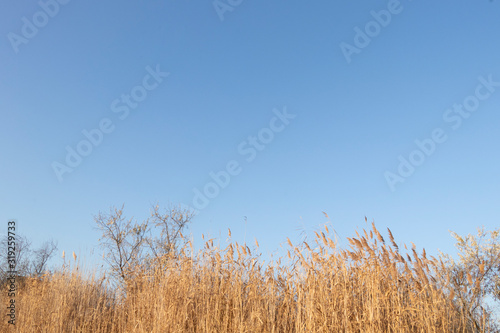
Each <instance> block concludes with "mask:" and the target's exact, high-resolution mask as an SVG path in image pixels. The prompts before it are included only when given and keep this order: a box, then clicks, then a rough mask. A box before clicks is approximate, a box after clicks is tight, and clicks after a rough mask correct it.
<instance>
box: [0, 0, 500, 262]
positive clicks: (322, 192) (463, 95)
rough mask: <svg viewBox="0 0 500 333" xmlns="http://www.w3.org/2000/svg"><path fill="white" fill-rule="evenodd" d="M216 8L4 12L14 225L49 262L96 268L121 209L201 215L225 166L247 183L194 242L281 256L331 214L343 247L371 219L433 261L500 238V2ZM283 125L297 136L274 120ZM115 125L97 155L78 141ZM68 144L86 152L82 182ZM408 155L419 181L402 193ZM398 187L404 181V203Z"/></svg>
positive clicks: (1, 28) (10, 6)
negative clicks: (202, 199)
mask: <svg viewBox="0 0 500 333" xmlns="http://www.w3.org/2000/svg"><path fill="white" fill-rule="evenodd" d="M216 4H217V8H218V9H216V8H215V6H214V4H213V3H212V2H211V1H171V0H167V1H152V0H146V1H140V2H139V1H120V2H119V1H107V2H104V3H103V2H101V1H92V0H91V1H78V0H71V1H67V0H66V3H65V1H62V0H61V1H60V2H56V1H55V0H42V1H41V2H37V1H33V0H30V1H23V2H9V3H4V4H3V5H2V10H0V33H1V34H2V36H3V37H2V38H1V39H0V56H1V58H0V59H1V62H0V78H1V79H0V85H1V86H0V112H1V116H2V121H1V122H0V136H1V140H0V151H1V163H0V186H1V191H0V221H4V230H7V221H8V219H12V218H14V219H16V220H17V221H18V230H19V232H20V233H22V234H24V235H26V236H28V238H30V239H32V240H33V241H34V243H35V245H36V244H39V243H41V242H42V241H44V240H46V239H49V238H53V239H55V240H57V241H58V243H59V252H62V250H66V252H71V251H75V252H77V253H80V254H83V255H85V256H87V257H89V258H90V257H91V255H90V254H89V253H90V251H91V250H92V249H94V248H96V246H97V244H98V238H99V233H98V232H97V231H96V230H95V229H93V227H94V223H93V216H94V215H96V214H97V213H98V212H99V211H107V210H108V209H109V207H111V206H121V205H122V204H125V212H126V214H127V215H128V216H134V217H135V218H137V219H138V220H142V219H144V218H146V217H147V216H148V213H149V209H150V205H151V204H152V203H155V202H159V203H160V205H165V204H167V203H169V202H172V203H180V204H184V205H189V206H194V205H195V204H194V203H193V199H194V196H195V195H194V193H195V192H194V189H198V190H200V191H201V192H202V193H203V191H204V188H205V187H206V186H207V184H209V183H210V182H213V180H212V178H211V177H210V172H214V173H219V172H220V171H221V170H225V169H226V167H227V164H228V163H233V165H232V167H233V168H236V169H238V171H239V172H237V174H236V172H235V174H234V175H230V179H229V181H228V185H227V186H224V188H221V186H219V188H218V189H217V192H218V193H217V195H216V196H215V197H214V198H211V199H209V204H208V206H207V207H203V208H202V209H199V210H198V215H197V216H196V218H195V219H194V221H193V224H192V225H191V227H190V230H189V231H190V232H191V233H192V235H193V237H194V239H195V241H196V242H197V244H198V245H199V244H201V243H200V236H201V234H202V233H204V234H205V235H208V234H210V235H212V236H215V237H218V236H219V233H221V238H222V240H225V238H226V235H227V228H231V230H232V232H233V239H234V240H237V241H243V240H244V239H245V240H247V241H249V240H253V239H254V238H257V239H258V241H259V243H260V244H261V250H262V252H264V253H270V252H273V251H275V250H277V249H279V248H280V245H281V244H284V242H285V240H286V237H290V238H291V239H292V240H295V241H298V240H299V239H300V233H301V232H302V231H303V230H305V231H306V232H309V233H311V231H313V230H315V229H317V228H318V227H319V226H320V225H321V224H323V223H325V222H326V221H327V219H326V218H325V216H324V215H323V213H322V212H323V211H324V212H326V213H328V215H329V217H330V221H331V224H332V226H333V227H334V228H335V230H336V231H337V233H338V234H339V235H340V236H341V237H342V238H345V237H347V236H352V235H353V234H354V231H355V230H357V229H358V228H360V227H363V226H364V217H365V216H366V217H367V218H368V219H369V221H372V220H374V221H375V222H376V224H377V226H378V227H379V229H381V230H382V229H385V228H386V227H389V228H390V229H391V230H392V232H393V233H394V235H395V236H396V239H397V240H399V241H401V242H406V243H409V242H410V241H413V242H414V243H416V244H417V245H418V246H419V248H422V247H425V248H426V250H427V251H428V252H430V253H433V254H435V253H436V252H437V249H441V250H444V251H445V252H453V251H454V249H453V240H452V238H451V237H450V236H449V233H448V230H454V231H457V232H458V233H459V234H467V233H473V232H474V231H475V229H476V227H478V226H481V225H484V226H485V227H486V228H488V229H494V228H498V225H499V221H498V212H497V211H496V210H497V208H498V207H499V202H498V201H499V194H498V189H499V188H500V177H498V170H499V169H500V158H499V154H498V151H499V143H500V132H499V131H498V125H499V122H500V114H499V110H500V87H499V84H498V82H500V63H499V58H498V54H499V53H500V52H499V51H500V47H499V44H498V42H497V41H498V31H500V21H499V20H498V14H499V12H500V3H498V2H496V1H494V2H489V1H486V0H484V1H442V2H435V1H424V0H421V1H409V0H402V1H400V2H398V1H395V0H393V1H361V2H346V1H343V2H333V1H319V2H318V1H314V2H305V1H301V2H298V1H295V2H290V1H288V2H276V1H274V2H270V1H248V0H243V1H238V0H232V1H222V0H221V1H219V2H217V3H216ZM231 4H232V5H231ZM43 8H45V12H44V11H43V10H44V9H43ZM224 8H225V9H224ZM228 9H230V10H228ZM218 11H219V12H218ZM372 11H374V13H376V14H374V13H372ZM46 12H47V13H49V14H50V15H49V14H47V13H46ZM387 13H388V14H389V15H390V18H389V16H387ZM384 15H385V16H384ZM375 17H378V19H379V21H376V19H375ZM35 23H36V24H38V27H37V26H36V25H35ZM33 28H34V29H37V30H33ZM30 29H31V30H30ZM367 29H368V31H367ZM370 29H372V30H370ZM359 31H362V34H364V35H365V36H362V35H358V32H359ZM370 36H371V37H370ZM367 39H370V41H369V43H368V42H367ZM356 42H357V43H358V44H356ZM347 44H348V45H349V46H348V48H349V50H353V48H356V50H357V51H356V52H354V53H352V52H351V53H349V52H347V53H346V51H345V50H346V45H347ZM365 44H367V45H365ZM342 46H343V47H342ZM152 73H156V74H152ZM166 73H169V74H168V75H167V74H166ZM155 78H156V79H155ZM487 81H490V83H489V84H485V83H484V82H487ZM127 95H128V96H132V97H127ZM123 96H125V97H123ZM134 96H135V97H134ZM478 96H479V97H480V98H479V97H478ZM123 98H125V99H123ZM126 98H129V101H128V102H126ZM130 98H132V100H130ZM134 98H135V100H134ZM127 103H129V104H127ZM463 103H466V104H467V103H469V104H467V105H468V106H467V107H468V108H470V109H472V110H473V111H470V112H468V111H463V108H462V111H461V112H462V114H466V116H461V115H460V113H458V111H454V109H453V107H454V105H455V106H456V105H458V106H460V104H463ZM113 105H114V106H113ZM119 108H121V109H119ZM125 110H126V111H125ZM285 110H286V112H287V114H289V115H290V116H289V118H288V119H287V120H286V122H288V123H286V124H285V122H283V121H282V120H281V122H280V120H279V119H278V120H276V119H274V118H276V117H277V116H276V114H277V113H279V114H281V115H282V116H283V112H285ZM120 117H121V118H120ZM457 117H458V118H457ZM122 118H123V119H122ZM273 119H274V120H273ZM459 119H460V120H459ZM459 121H460V126H458V122H459ZM102 122H104V125H105V126H104V128H105V129H107V130H108V133H103V132H101V133H102V138H101V137H100V136H99V135H98V134H96V136H95V137H94V140H95V142H97V144H95V145H94V144H91V146H88V144H89V143H88V142H89V140H88V139H87V138H86V137H85V135H84V134H83V133H82V131H88V132H89V133H96V132H92V130H94V129H99V128H100V126H101V124H102ZM271 123H273V124H274V127H273V126H271ZM271 127H272V128H271ZM454 127H457V128H454ZM273 128H274V130H273ZM278 128H279V131H278V130H277V129H278ZM101 129H102V128H101ZM436 129H437V130H438V131H440V134H439V135H437V136H436V138H438V141H439V140H440V142H434V143H433V144H430V143H429V141H428V140H429V139H430V138H431V139H432V138H433V131H435V130H436ZM259 135H260V138H262V140H264V141H266V144H262V142H260V143H259V144H258V145H257V146H253V147H254V148H252V143H251V142H250V140H251V139H249V137H256V138H257V140H261V139H259ZM436 138H434V139H436ZM444 138H445V139H444ZM85 140H87V143H85V142H83V141H85ZM415 140H420V142H427V144H428V145H427V146H426V147H427V153H428V154H427V155H426V154H425V152H424V151H423V150H425V149H424V148H422V149H421V148H419V147H418V145H417V144H416V143H415ZM426 140H427V141H426ZM82 142H83V143H82ZM241 145H242V146H241ZM433 145H434V147H432V146H433ZM67 147H69V149H73V150H74V151H76V152H77V153H78V151H77V150H78V149H80V150H81V151H83V152H85V153H88V155H87V156H80V158H81V161H79V163H76V162H75V163H74V165H76V166H75V167H70V166H69V165H68V164H67V163H66V162H67V161H66V158H67V154H68V151H67ZM78 147H79V148H78ZM238 147H240V148H238ZM256 147H259V149H262V150H259V149H257V148H256ZM85 149H86V150H85ZM89 149H91V152H90V153H89V151H90V150H89ZM242 149H247V154H243V153H242ZM248 149H250V150H252V149H253V150H254V153H255V154H254V153H250V152H249V151H248ZM250 155H252V156H254V158H249V157H250ZM399 156H402V158H404V159H405V160H406V161H409V160H410V156H411V157H412V158H413V160H412V161H413V162H415V164H419V165H417V166H414V167H413V168H414V170H413V171H411V172H407V173H406V174H405V175H404V176H402V175H401V174H400V173H398V168H399V167H400V163H402V162H401V160H400V158H399ZM249 159H250V161H249ZM235 163H236V164H235ZM405 163H406V162H405ZM408 163H412V162H408ZM54 165H58V166H59V168H61V166H65V167H66V168H69V169H71V170H72V171H71V172H66V171H67V170H68V169H64V170H65V172H64V173H63V174H61V171H60V172H59V176H58V172H56V171H55V169H54ZM407 167H408V166H407ZM63 168H64V167H63ZM59 170H63V169H59ZM407 171H408V170H407ZM387 172H390V173H391V174H392V175H393V176H397V177H401V178H397V179H399V180H404V182H400V181H396V182H395V183H393V186H392V188H391V186H390V184H389V183H388V181H387V179H386V177H387ZM403 173H404V172H403ZM392 179H393V180H394V179H395V178H392ZM226 183H227V182H226ZM223 185H225V184H223ZM208 187H210V185H208ZM212 190H214V189H213V188H212ZM214 191H215V190H214ZM495 207H497V208H495ZM198 208H200V207H198ZM245 217H246V218H247V223H246V225H245V222H244V221H245ZM4 230H0V232H1V233H4V232H5V231H4ZM346 243H347V242H345V241H343V244H344V245H345V244H346Z"/></svg>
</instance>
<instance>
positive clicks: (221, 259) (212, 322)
mask: <svg viewBox="0 0 500 333" xmlns="http://www.w3.org/2000/svg"><path fill="white" fill-rule="evenodd" d="M367 229H369V228H367ZM331 235H332V234H331V233H330V231H329V230H328V227H325V229H324V232H321V231H319V232H316V238H315V240H314V241H311V242H309V244H308V243H306V242H304V243H302V244H300V245H299V246H294V245H292V243H291V242H290V241H289V246H290V247H289V250H288V255H286V256H285V257H283V258H278V259H275V260H274V261H272V262H268V263H266V264H264V263H263V262H262V261H261V260H260V259H259V258H260V257H259V255H258V253H257V251H258V243H257V242H255V244H252V248H250V246H248V245H240V244H237V243H231V244H230V245H229V246H227V247H226V248H224V249H219V248H217V247H216V246H214V244H213V240H209V241H208V242H207V243H206V244H205V248H204V249H203V250H201V251H199V252H197V253H196V254H193V250H192V248H191V247H190V244H189V243H188V245H187V246H186V247H184V248H183V249H181V250H180V251H178V254H177V255H176V256H173V255H171V256H170V257H168V258H164V260H163V261H162V262H157V263H156V264H154V265H150V266H149V267H148V268H143V269H141V270H138V271H136V272H134V275H133V278H131V279H130V280H129V281H127V283H126V284H125V287H123V288H118V289H116V288H110V287H109V284H108V282H107V281H108V280H107V278H105V277H101V278H99V279H98V278H87V277H84V276H83V275H82V273H81V270H82V269H80V268H79V267H78V264H77V262H76V259H75V261H73V263H72V265H65V266H64V267H63V268H61V269H60V270H59V271H57V272H54V273H51V274H46V275H45V276H43V277H42V278H28V279H26V280H25V281H23V282H22V283H20V286H19V291H18V294H17V296H16V303H17V320H16V325H15V328H13V327H12V325H8V324H7V320H2V321H1V324H0V331H1V332H14V331H15V332H61V333H62V332H64V333H69V332H137V333H139V332H141V333H142V332H214V333H216V332H217V333H219V332H422V333H423V332H489V331H492V326H491V322H490V320H489V319H490V316H489V313H487V312H486V311H485V310H482V311H478V310H477V309H476V308H474V309H472V308H471V307H469V306H467V304H465V303H464V302H462V301H461V300H464V299H465V298H463V297H462V298H460V297H457V292H458V293H461V292H463V293H464V295H466V294H467V293H468V294H469V295H473V294H474V293H479V292H480V290H478V288H476V287H477V286H479V283H477V281H474V279H475V277H473V276H472V275H471V274H466V275H465V276H464V275H463V274H462V276H459V277H458V278H462V279H463V281H465V283H464V284H463V290H461V289H457V288H456V287H455V288H451V286H452V285H453V281H455V286H456V281H457V280H456V279H457V277H456V276H455V277H453V276H452V274H451V271H450V269H448V268H447V267H446V266H445V264H444V263H443V262H442V260H441V259H436V258H433V257H428V256H427V255H426V253H425V250H424V251H422V252H421V253H419V252H417V250H416V247H415V246H412V247H408V248H406V246H404V248H398V246H397V243H396V242H395V240H394V238H393V236H392V234H391V232H390V230H388V234H387V236H386V238H387V239H384V237H383V236H382V235H381V234H380V233H379V231H378V230H377V229H376V227H375V225H373V224H372V228H371V229H370V230H363V231H362V232H361V234H358V233H357V235H356V237H354V238H348V241H349V243H350V245H351V246H350V248H349V249H340V248H338V247H337V242H336V241H335V240H334V239H335V237H331ZM481 270H483V271H484V267H482V268H481V267H479V268H478V272H479V273H481ZM483 273H484V272H483ZM85 276H86V275H85ZM475 276H478V275H477V274H476V275H475ZM460 288H462V287H460ZM0 295H1V296H0V302H1V304H7V303H6V302H8V300H7V298H6V293H5V292H2V293H1V294H0Z"/></svg>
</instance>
